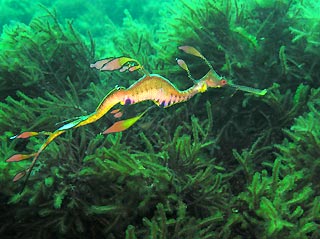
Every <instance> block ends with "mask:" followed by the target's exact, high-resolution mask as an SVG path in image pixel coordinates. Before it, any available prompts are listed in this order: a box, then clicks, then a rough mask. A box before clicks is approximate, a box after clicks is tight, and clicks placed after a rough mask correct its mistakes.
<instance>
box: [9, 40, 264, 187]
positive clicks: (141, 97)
mask: <svg viewBox="0 0 320 239" xmlns="http://www.w3.org/2000/svg"><path fill="white" fill-rule="evenodd" d="M180 49H181V50H183V51H185V52H186V53H189V54H192V55H195V56H198V57H201V58H202V59H204V60H205V62H206V63H207V65H208V66H209V68H210V71H209V72H208V73H207V74H206V75H205V76H203V77H202V78H201V79H200V80H194V79H193V78H192V77H191V75H190V72H189V69H188V67H187V65H186V64H185V63H184V61H183V60H180V59H178V60H177V62H178V64H179V65H180V66H181V67H182V68H183V69H184V70H186V71H187V73H188V76H189V78H190V79H191V80H193V82H194V84H193V85H192V86H191V87H190V88H188V89H186V90H179V89H177V88H176V87H175V86H174V85H173V84H172V83H171V82H170V81H169V80H168V79H166V78H164V77H162V76H161V75H158V74H149V73H148V72H146V71H145V70H144V69H143V67H142V66H141V65H140V63H139V62H138V61H136V60H134V59H132V58H128V57H118V58H107V59H104V60H100V61H97V62H96V63H94V64H91V67H92V68H97V69H99V70H101V71H113V70H120V71H135V70H140V71H142V72H143V73H144V76H143V77H141V78H140V79H139V80H138V81H136V82H135V83H133V84H132V85H131V86H129V87H128V88H123V87H116V88H115V89H113V90H112V91H111V92H109V94H107V95H106V96H105V98H104V99H103V100H102V101H101V103H100V104H99V105H98V107H97V108H96V110H95V111H94V112H93V113H91V114H89V115H85V116H80V117H78V118H77V119H76V120H74V121H71V122H69V123H67V124H65V125H63V126H61V127H60V128H58V129H57V130H55V131H54V132H49V133H48V132H40V133H39V132H24V133H21V134H19V135H17V136H14V137H12V138H28V137H31V136H36V135H39V134H46V135H48V137H47V139H46V141H45V142H44V143H43V144H42V145H41V146H40V148H39V149H38V151H37V152H35V153H32V154H15V155H13V156H11V157H10V158H9V159H7V162H17V161H21V160H24V159H27V158H33V160H32V162H31V165H30V166H29V167H28V168H27V169H25V170H23V171H21V172H19V173H18V174H17V175H16V176H15V177H14V179H13V180H14V181H18V180H20V179H21V178H22V177H24V176H25V175H27V177H26V181H25V183H26V182H27V179H28V178H29V176H30V173H31V171H32V169H33V167H34V165H35V163H36V161H37V159H38V158H39V156H40V154H41V153H42V152H43V150H44V149H45V148H46V147H47V146H48V145H49V144H50V143H51V142H52V141H53V140H54V139H55V138H57V137H58V136H60V135H61V134H63V133H65V132H66V131H67V130H70V129H74V128H78V127H81V126H84V125H87V124H91V123H94V122H95V121H97V120H99V119H100V118H101V117H103V116H104V115H105V114H107V113H108V112H110V111H111V109H112V108H113V107H114V106H116V105H117V104H121V105H131V104H137V103H139V102H142V101H147V100H151V101H153V102H154V103H155V104H156V105H158V106H159V107H164V108H167V107H170V106H172V105H174V104H178V103H181V102H185V101H188V100H189V99H190V98H192V97H193V96H194V95H196V94H198V93H203V92H205V91H207V89H208V88H217V87H222V86H224V85H227V80H226V79H224V78H222V77H220V76H218V74H217V73H216V72H215V71H214V70H213V69H212V67H211V65H210V64H209V63H208V61H207V60H206V59H205V58H204V57H203V56H202V55H201V53H199V52H198V51H197V50H196V49H195V48H193V47H190V46H183V47H180ZM232 86H235V85H232ZM235 87H236V88H239V89H241V90H245V91H249V92H253V93H256V94H260V95H263V94H265V93H264V91H265V90H264V91H263V92H262V91H258V90H256V89H252V88H249V87H243V86H235ZM147 110H148V109H147ZM147 110H146V111H145V112H143V113H142V114H140V115H138V116H136V117H134V118H130V119H125V120H122V121H118V122H116V123H115V124H114V125H112V126H111V127H110V128H108V129H107V130H106V131H104V133H112V132H121V131H123V130H126V129H128V128H129V127H130V126H131V125H133V124H134V123H135V122H136V121H137V120H139V119H140V118H141V117H142V116H143V115H144V114H145V113H146V112H147ZM24 185H25V184H24Z"/></svg>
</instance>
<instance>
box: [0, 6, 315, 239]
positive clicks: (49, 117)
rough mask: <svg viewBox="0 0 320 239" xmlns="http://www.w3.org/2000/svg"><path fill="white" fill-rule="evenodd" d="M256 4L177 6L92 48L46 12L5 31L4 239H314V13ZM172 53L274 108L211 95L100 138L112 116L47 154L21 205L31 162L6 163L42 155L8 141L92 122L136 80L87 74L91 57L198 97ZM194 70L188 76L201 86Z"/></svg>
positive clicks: (0, 66)
mask: <svg viewBox="0 0 320 239" xmlns="http://www.w3.org/2000/svg"><path fill="white" fill-rule="evenodd" d="M254 3H255V4H252V5H248V4H245V2H242V1H204V0H203V1H174V2H173V3H172V4H170V6H167V7H166V8H164V9H162V11H161V18H160V19H159V21H161V23H162V24H161V26H155V28H156V29H155V30H154V34H150V32H149V31H148V30H147V29H148V27H146V25H145V24H143V23H141V22H138V21H135V20H133V19H132V18H131V16H130V14H129V13H128V12H126V18H125V19H124V25H123V26H122V27H121V28H117V29H115V28H114V27H115V26H113V25H110V26H108V27H107V28H108V29H112V30H113V31H112V32H113V34H112V35H108V36H106V39H107V40H105V41H106V42H107V43H106V44H101V42H103V40H99V42H100V43H99V45H96V44H95V43H94V41H93V38H91V37H90V36H87V37H83V36H81V35H80V34H79V33H78V32H77V31H76V29H74V27H73V24H72V22H66V23H65V24H61V23H60V22H58V20H57V17H56V15H55V13H54V12H52V11H47V10H45V12H46V13H47V16H46V17H36V18H34V19H33V20H32V21H31V23H30V24H29V25H25V24H15V25H12V26H8V27H7V28H6V29H4V32H3V33H2V36H1V41H0V46H1V49H2V50H1V52H0V58H1V61H0V91H1V97H2V98H1V102H0V128H1V136H0V138H1V151H0V156H1V158H3V161H1V162H0V167H1V171H0V177H1V180H0V186H1V191H0V197H1V202H2V203H1V208H0V210H1V211H0V212H1V213H0V218H1V222H2V223H1V225H0V235H1V238H22V237H23V238H126V239H134V238H154V239H157V238H170V239H174V238H179V239H180V238H225V239H226V238H238V239H240V238H246V239H248V238H252V239H254V238H259V239H260V238H292V239H296V238H319V237H320V232H319V226H320V225H319V224H320V203H319V202H320V196H319V190H320V188H319V185H320V184H319V173H318V172H319V170H320V148H319V147H320V146H319V145H320V126H319V123H318V122H319V121H320V114H319V109H320V89H319V88H318V86H319V80H320V79H319V75H320V73H319V69H320V66H319V65H320V60H319V52H320V51H319V46H320V35H319V31H318V30H316V29H319V25H320V19H319V16H317V15H316V14H313V10H312V9H314V8H316V7H317V6H316V4H317V3H314V2H312V1H274V3H273V4H271V6H272V7H270V5H268V4H267V1H254ZM159 25H160V24H159ZM199 26H201V27H199ZM101 27H102V26H101ZM137 29H140V30H137ZM87 39H89V40H87ZM179 45H192V46H195V47H196V48H197V49H199V50H201V51H202V52H203V53H204V54H205V56H206V57H207V58H208V59H209V60H210V61H211V63H212V64H213V65H214V66H215V68H216V69H217V70H218V72H219V73H220V74H222V75H225V76H226V78H228V79H232V80H233V81H234V82H236V83H239V84H243V85H252V86H254V87H257V88H268V93H267V94H266V95H265V96H255V95H252V94H248V93H242V92H237V91H234V90H232V89H229V88H223V89H214V90H211V91H210V92H207V93H205V94H203V95H198V96H196V97H195V98H193V99H191V100H190V101H188V102H186V103H183V104H180V105H176V106H174V107H172V108H168V109H160V108H155V109H152V110H151V111H150V112H148V114H147V115H146V116H145V118H144V119H143V120H142V121H141V122H140V123H139V124H137V125H136V126H134V127H132V128H130V129H129V130H128V131H125V132H123V133H118V134H111V135H107V136H103V135H101V134H100V132H101V131H102V130H103V129H105V128H106V127H107V126H108V125H110V124H111V123H112V122H113V120H114V119H113V118H112V117H111V116H106V117H104V118H103V119H102V120H100V121H99V122H97V123H96V124H93V125H89V126H87V127H84V128H79V129H77V130H74V131H73V132H72V133H70V132H68V133H67V134H66V135H64V136H63V137H60V138H59V139H58V140H57V141H56V142H55V143H52V144H51V145H50V146H49V147H48V149H47V150H46V152H45V153H44V154H43V155H42V156H41V159H40V160H39V162H38V163H37V165H36V169H35V172H34V173H33V174H32V175H31V177H30V180H29V182H28V184H27V187H26V188H25V190H24V191H23V192H22V193H21V194H19V188H20V186H21V185H19V184H14V183H11V180H12V177H13V176H14V175H15V174H16V172H17V171H19V170H21V169H23V168H24V167H25V166H26V165H27V164H28V162H21V163H19V164H8V163H6V162H5V161H4V160H5V159H6V158H8V157H10V156H11V155H12V154H14V153H15V152H16V151H34V148H38V147H39V145H40V144H41V143H42V141H43V139H42V138H38V139H33V138H32V139H30V140H29V141H26V140H15V141H11V140H9V137H11V136H13V135H15V134H17V133H19V132H23V131H32V130H36V131H39V130H45V131H52V130H54V129H55V128H56V127H57V125H56V123H57V122H63V121H64V120H66V119H69V118H72V117H75V116H78V115H83V114H87V113H88V112H91V111H92V110H93V109H94V108H95V107H96V105H97V104H98V102H99V101H100V100H101V99H102V98H103V97H104V96H105V95H106V94H107V92H109V91H110V90H111V89H112V88H113V87H114V86H115V85H117V84H118V85H124V86H128V85H129V84H130V83H132V82H134V81H135V80H136V79H138V77H139V75H138V74H136V73H132V74H129V73H128V74H127V73H124V74H119V73H103V74H102V73H100V74H98V73H97V72H95V71H93V70H92V69H90V68H89V64H90V63H92V62H93V61H94V58H95V55H94V54H95V52H96V51H97V52H98V54H101V53H99V49H102V48H108V47H110V48H112V49H110V52H112V54H118V55H128V56H131V57H134V58H137V59H139V60H140V61H141V62H143V64H144V65H145V67H146V68H147V69H148V70H150V71H151V72H154V73H160V74H162V75H164V76H166V77H168V78H169V79H172V81H173V82H175V83H176V85H177V87H178V88H181V89H182V88H184V87H186V86H188V84H190V82H189V81H188V80H187V77H186V75H185V72H183V71H182V70H181V69H179V68H178V66H176V65H175V64H176V63H175V62H174V59H175V57H176V56H179V53H178V51H177V50H176V47H177V46H179ZM95 48H97V49H98V50H96V49H95ZM101 51H102V50H101ZM101 51H100V52H101ZM104 51H105V49H104ZM186 61H188V63H189V65H190V68H191V70H192V72H194V74H195V76H197V75H199V76H200V75H202V74H203V72H205V71H206V70H207V69H205V68H204V67H205V66H202V65H200V64H199V63H198V62H197V61H195V60H194V58H191V57H190V58H187V59H186ZM145 105H148V103H146V104H143V106H145ZM141 109H142V106H140V105H136V106H134V107H130V108H129V107H125V108H124V113H125V114H129V115H130V114H132V112H135V111H139V110H141Z"/></svg>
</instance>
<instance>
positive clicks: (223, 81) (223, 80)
mask: <svg viewBox="0 0 320 239" xmlns="http://www.w3.org/2000/svg"><path fill="white" fill-rule="evenodd" d="M227 83H228V82H227V80H226V79H222V80H221V81H220V86H224V85H226V84H227Z"/></svg>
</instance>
